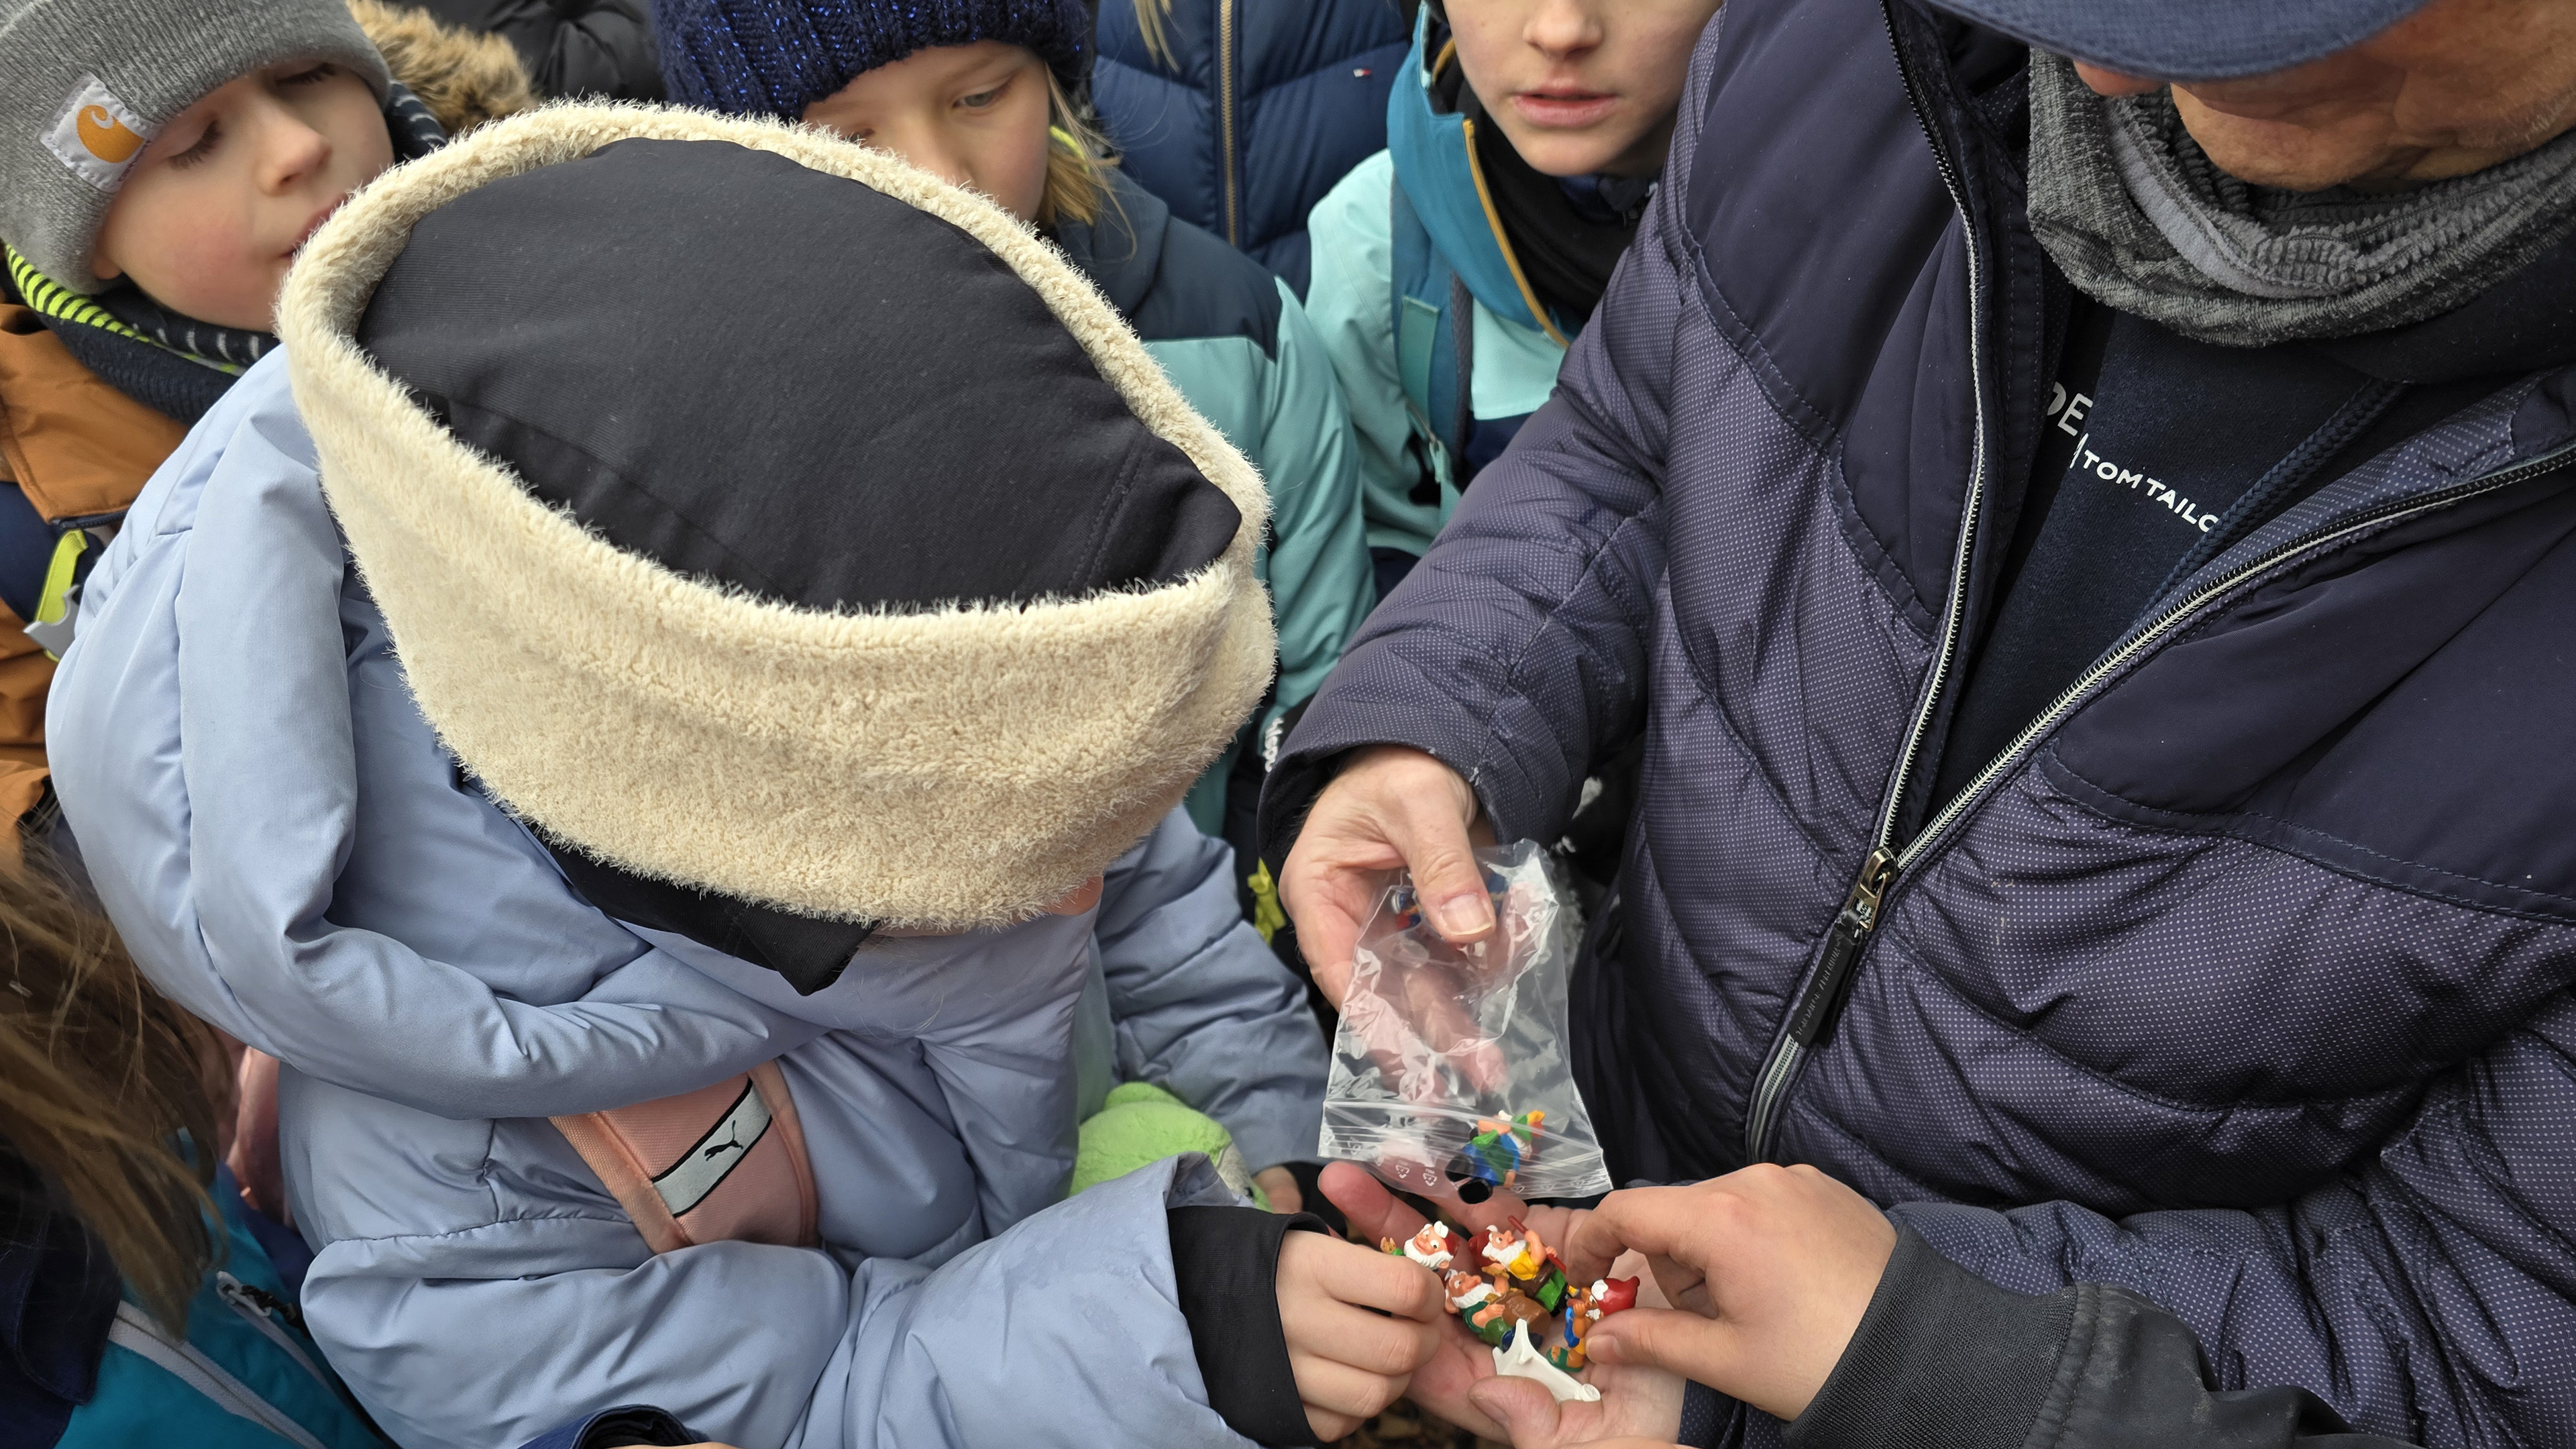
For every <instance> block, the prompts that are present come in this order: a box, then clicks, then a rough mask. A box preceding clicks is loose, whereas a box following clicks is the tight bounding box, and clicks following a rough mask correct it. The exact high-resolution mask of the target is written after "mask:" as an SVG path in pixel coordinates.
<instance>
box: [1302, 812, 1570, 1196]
mask: <svg viewBox="0 0 2576 1449" xmlns="http://www.w3.org/2000/svg"><path fill="white" fill-rule="evenodd" d="M1476 862H1477V864H1478V866H1480V867H1481V868H1482V869H1483V871H1484V873H1485V888H1486V890H1487V891H1489V892H1490V893H1491V894H1492V896H1493V901H1494V919H1495V922H1496V929H1495V931H1494V934H1493V935H1492V936H1490V937H1488V938H1486V939H1485V940H1483V941H1480V942H1477V943H1476V944H1474V945H1470V946H1463V947H1462V946H1452V945H1450V944H1449V943H1448V942H1446V941H1444V940H1442V939H1441V938H1440V934H1439V932H1437V931H1435V930H1433V929H1432V928H1431V926H1430V924H1429V923H1428V922H1427V921H1425V920H1424V919H1423V914H1422V910H1421V905H1420V902H1419V901H1418V900H1416V898H1415V896H1414V893H1413V882H1412V877H1411V876H1410V875H1407V874H1405V873H1403V872H1394V873H1391V874H1390V876H1389V878H1388V881H1387V884H1386V885H1385V887H1384V888H1383V889H1381V890H1380V891H1379V893H1378V901H1377V910H1376V912H1375V913H1374V914H1373V915H1371V916H1370V918H1369V922H1368V924H1367V925H1366V926H1365V927H1363V928H1362V929H1361V931H1360V939H1359V946H1358V948H1357V949H1356V950H1355V951H1354V952H1353V953H1352V955H1353V970H1352V973H1351V984H1350V989H1349V991H1348V992H1347V993H1345V994H1344V996H1343V998H1342V1020H1341V1027H1340V1030H1339V1031H1337V1032H1336V1033H1335V1034H1334V1038H1333V1067H1332V1076H1331V1078H1330V1080H1329V1081H1328V1082H1327V1083H1326V1086H1325V1090H1324V1132H1323V1139H1322V1143H1321V1150H1322V1152H1323V1154H1324V1155H1325V1156H1326V1157H1334V1158H1344V1159H1347V1160H1350V1161H1354V1162H1358V1163H1361V1164H1363V1165H1364V1166H1367V1167H1369V1168H1371V1169H1373V1170H1374V1171H1376V1173H1377V1174H1378V1175H1379V1176H1380V1177H1383V1178H1385V1179H1386V1180H1387V1181H1388V1182H1391V1183H1393V1184H1395V1185H1396V1186H1398V1187H1401V1188H1404V1189H1407V1190H1409V1191H1413V1192H1418V1193H1423V1194H1425V1195H1428V1196H1432V1197H1449V1196H1452V1195H1455V1196H1456V1197H1458V1198H1459V1199H1460V1200H1462V1201H1465V1202H1470V1203H1473V1202H1482V1201H1484V1200H1485V1199H1486V1198H1487V1197H1490V1196H1491V1195H1492V1194H1493V1193H1494V1192H1495V1191H1496V1190H1504V1191H1509V1192H1513V1193H1516V1194H1518V1195H1519V1196H1521V1197H1523V1198H1551V1197H1553V1198H1566V1197H1590V1196H1593V1195H1595V1194H1598V1193H1605V1192H1608V1191H1609V1190H1610V1175H1609V1172H1608V1171H1607V1169H1606V1168H1605V1167H1604V1165H1603V1163H1602V1160H1601V1141H1600V1139H1599V1138H1598V1137H1597V1136H1595V1135H1594V1134H1593V1131H1592V1117H1591V1114H1590V1113H1588V1112H1586V1111H1585V1110H1584V1107H1583V1096H1582V1094H1581V1093H1580V1092H1578V1091H1576V1090H1575V1086H1574V1071H1573V1065H1572V1063H1571V1062H1570V1061H1568V1059H1567V1056H1566V1051H1567V1045H1566V997H1567V985H1568V978H1569V976H1570V975H1571V974H1572V972H1573V969H1574V955H1575V944H1576V938H1577V935H1578V932H1577V930H1576V928H1575V920H1574V911H1573V909H1572V907H1571V905H1570V904H1568V903H1567V902H1566V901H1565V899H1564V898H1563V896H1562V895H1561V894H1560V892H1559V891H1558V888H1557V885H1556V882H1555V881H1553V880H1551V879H1550V878H1549V875H1548V868H1547V863H1546V854H1545V852H1543V851H1542V850H1540V848H1539V846H1538V844H1537V842H1535V841H1529V840H1524V841H1521V842H1520V843H1519V844H1517V845H1511V846H1506V847H1502V848H1499V849H1490V850H1479V851H1477V852H1476Z"/></svg>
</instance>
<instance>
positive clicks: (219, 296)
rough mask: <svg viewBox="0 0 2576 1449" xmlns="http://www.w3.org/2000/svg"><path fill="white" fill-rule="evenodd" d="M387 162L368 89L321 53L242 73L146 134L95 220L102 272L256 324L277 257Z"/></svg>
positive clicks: (281, 259)
mask: <svg viewBox="0 0 2576 1449" xmlns="http://www.w3.org/2000/svg"><path fill="white" fill-rule="evenodd" d="M393 162H394V153H393V138H392V136H391V135H390V134H389V133H388V132H387V131H386V129H385V118H384V113H383V110H382V108H381V107H379V106H378V105H377V103H376V93H375V91H374V90H373V89H372V88H370V87H369V86H368V84H367V83H366V82H365V81H364V80H362V79H360V78H359V77H357V76H355V75H352V74H350V73H349V72H348V71H346V70H343V69H341V68H340V67H339V66H336V65H331V64H329V63H327V62H322V61H309V60H308V61H293V62H289V63H287V64H285V65H276V66H271V67H269V68H268V69H266V70H259V71H253V72H251V73H250V74H249V75H246V76H241V77H239V78H237V79H235V80H233V81H231V82H230V83H228V84H226V85H225V86H223V87H222V88H221V89H219V90H216V91H214V92H212V93H210V94H208V95H207V96H206V97H205V99H203V100H200V101H199V102H197V103H196V104H195V105H193V106H190V107H189V108H188V109H186V110H184V111H182V112H180V113H179V114H178V116H177V117H176V118H174V119H173V120H172V121H171V122H170V124H168V125H166V126H164V127H162V128H161V133H160V134H159V135H157V136H154V137H153V138H152V143H151V144H150V145H148V146H146V147H144V148H143V154H142V155H141V156H140V157H139V158H137V159H136V161H135V163H134V167H133V169H132V170H130V171H128V172H127V173H126V177H125V186H124V188H123V189H122V190H120V191H118V192H117V194H116V204H115V205H113V206H111V207H109V208H108V212H107V223H106V225H105V226H103V227H101V228H100V229H99V236H98V261H97V269H98V274H99V275H100V276H102V277H109V278H114V277H120V276H122V277H128V278H131V279H132V280H133V282H134V284H135V285H136V286H138V287H141V288H142V289H143V291H144V294H145V295H147V296H149V297H151V298H152V300H154V301H156V302H158V303H160V304H161V305H162V306H164V307H167V308H169V309H170V310H172V311H174V312H178V313H181V314H183V315H186V316H189V317H194V318H197V319H199V320H200V321H205V322H212V323H215V324H216V325H218V326H223V327H240V328H245V329H248V330H250V331H260V332H264V331H266V330H267V329H268V327H269V325H270V318H271V317H272V316H273V315H274V314H275V312H276V309H277V290H278V288H279V286H281V285H282V284H283V283H284V282H285V280H286V269H287V268H288V267H289V266H291V265H292V264H293V263H294V261H295V254H296V252H298V251H299V250H301V249H302V248H303V246H304V241H305V238H307V237H310V236H311V235H313V233H314V231H315V230H316V229H318V228H319V227H320V226H321V225H322V223H323V221H324V219H325V218H327V217H329V216H330V215H331V213H332V212H334V211H336V210H338V209H339V206H340V203H341V202H343V201H345V200H347V199H348V197H349V193H350V192H352V191H355V190H356V189H358V187H360V186H362V185H364V184H365V183H366V182H368V181H370V180H373V179H374V178H375V176H376V175H377V173H379V172H381V171H383V170H384V169H385V168H386V167H388V166H391V165H392V164H393Z"/></svg>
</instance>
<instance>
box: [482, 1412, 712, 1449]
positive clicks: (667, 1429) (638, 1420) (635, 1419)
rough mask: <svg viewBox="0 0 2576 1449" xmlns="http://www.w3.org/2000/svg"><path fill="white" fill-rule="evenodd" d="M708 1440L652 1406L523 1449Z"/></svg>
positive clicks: (571, 1428) (566, 1427)
mask: <svg viewBox="0 0 2576 1449" xmlns="http://www.w3.org/2000/svg"><path fill="white" fill-rule="evenodd" d="M705 1439H706V1436H705V1435H703V1434H697V1433H692V1432H690V1430H689V1427H688V1426H687V1425H685V1424H682V1423H681V1422H680V1421H679V1420H677V1419H674V1418H672V1417H671V1416H670V1414H669V1413H667V1412H665V1411H664V1410H661V1409H656V1408H654V1407H653V1406H651V1405H649V1404H620V1405H618V1406H617V1407H616V1408H614V1409H602V1410H600V1411H599V1412H598V1413H596V1414H593V1415H591V1416H590V1417H589V1418H587V1419H575V1420H574V1421H572V1422H571V1423H569V1424H562V1425H558V1426H556V1427H555V1428H552V1429H549V1430H547V1431H546V1432H544V1433H542V1434H539V1435H538V1436H537V1437H535V1438H534V1439H531V1440H529V1441H528V1442H527V1443H525V1444H523V1445H521V1446H520V1449H619V1446H621V1445H626V1444H662V1445H676V1444H698V1443H703V1442H705Z"/></svg>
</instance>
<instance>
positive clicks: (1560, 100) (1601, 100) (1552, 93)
mask: <svg viewBox="0 0 2576 1449" xmlns="http://www.w3.org/2000/svg"><path fill="white" fill-rule="evenodd" d="M1618 106H1619V98H1618V97H1617V96H1609V95H1603V94H1601V93H1600V92H1598V91H1561V90H1545V91H1520V92H1517V93H1515V94H1514V95H1513V96H1512V108H1513V109H1514V110H1516V111H1518V112H1519V113H1520V115H1521V118H1522V119H1523V120H1526V121H1528V122H1529V123H1530V124H1532V125H1534V126H1544V127H1548V128H1550V129H1552V130H1553V129H1561V130H1569V131H1570V130H1580V129H1581V128H1583V127H1585V126H1591V125H1597V124H1599V123H1600V122H1601V121H1602V120H1604V119H1606V118H1607V117H1608V116H1609V114H1610V113H1611V112H1612V111H1614V110H1616V109H1618Z"/></svg>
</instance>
